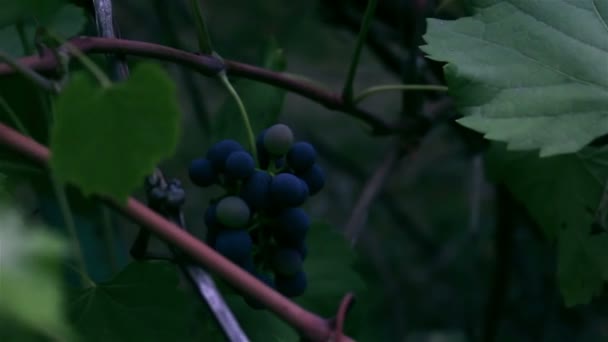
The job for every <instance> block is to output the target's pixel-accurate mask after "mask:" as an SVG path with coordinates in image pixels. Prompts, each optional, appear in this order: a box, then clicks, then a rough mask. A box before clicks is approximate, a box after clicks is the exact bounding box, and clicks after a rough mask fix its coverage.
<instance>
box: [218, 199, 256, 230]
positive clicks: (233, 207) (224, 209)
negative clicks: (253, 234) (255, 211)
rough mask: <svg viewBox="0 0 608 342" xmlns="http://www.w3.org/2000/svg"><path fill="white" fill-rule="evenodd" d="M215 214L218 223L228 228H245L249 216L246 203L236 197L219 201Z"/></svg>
mask: <svg viewBox="0 0 608 342" xmlns="http://www.w3.org/2000/svg"><path fill="white" fill-rule="evenodd" d="M215 213H216V217H217V219H218V221H220V223H221V224H223V225H224V226H226V227H230V228H243V227H245V226H246V225H247V222H249V215H250V214H251V212H250V210H249V207H248V206H247V203H245V201H243V200H242V199H241V198H240V197H236V196H228V197H224V198H223V199H222V200H221V201H219V202H218V204H217V207H216V208H215Z"/></svg>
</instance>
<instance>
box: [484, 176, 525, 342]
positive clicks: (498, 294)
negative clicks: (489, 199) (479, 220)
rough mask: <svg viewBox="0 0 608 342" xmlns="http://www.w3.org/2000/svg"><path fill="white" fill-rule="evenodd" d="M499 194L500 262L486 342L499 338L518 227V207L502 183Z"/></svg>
mask: <svg viewBox="0 0 608 342" xmlns="http://www.w3.org/2000/svg"><path fill="white" fill-rule="evenodd" d="M496 195H497V201H496V205H497V208H496V209H497V212H498V214H497V215H496V237H494V245H495V248H496V266H495V267H494V274H493V275H492V285H491V286H492V287H491V289H490V293H489V295H488V301H487V302H486V308H485V312H484V323H483V330H482V334H481V341H482V342H493V341H495V340H496V335H497V333H498V328H499V326H500V321H501V318H502V315H503V309H504V306H505V301H506V300H507V292H508V289H509V278H510V276H511V255H512V253H513V243H514V232H515V228H516V227H517V225H515V224H514V220H513V215H514V209H515V208H516V207H515V205H514V200H513V198H512V197H511V195H510V194H509V193H508V190H507V189H506V188H504V187H499V188H498V189H497V191H496Z"/></svg>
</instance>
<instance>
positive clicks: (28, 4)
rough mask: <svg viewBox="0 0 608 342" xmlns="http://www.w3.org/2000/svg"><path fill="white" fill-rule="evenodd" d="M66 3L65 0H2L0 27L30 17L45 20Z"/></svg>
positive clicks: (0, 2) (0, 5)
mask: <svg viewBox="0 0 608 342" xmlns="http://www.w3.org/2000/svg"><path fill="white" fill-rule="evenodd" d="M65 3H66V1H65V0H0V8H2V11H0V27H4V26H7V25H11V24H14V23H16V22H17V21H19V20H23V19H30V18H32V19H36V20H37V21H45V20H47V19H48V18H49V17H52V16H53V15H54V14H55V12H56V11H57V10H58V9H59V8H61V6H63V5H64V4H65Z"/></svg>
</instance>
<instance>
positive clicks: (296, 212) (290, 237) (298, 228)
mask: <svg viewBox="0 0 608 342" xmlns="http://www.w3.org/2000/svg"><path fill="white" fill-rule="evenodd" d="M309 228H310V218H309V217H308V215H307V214H306V212H305V211H304V209H302V208H288V209H285V210H283V211H282V212H281V213H280V214H279V215H278V216H277V218H276V221H275V223H274V236H275V238H276V239H277V240H278V241H279V242H280V243H281V244H284V245H287V246H297V245H298V244H300V243H301V242H302V241H303V240H304V239H305V238H306V233H308V229H309Z"/></svg>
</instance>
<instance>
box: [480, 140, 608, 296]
mask: <svg viewBox="0 0 608 342" xmlns="http://www.w3.org/2000/svg"><path fill="white" fill-rule="evenodd" d="M607 158H608V147H603V148H599V149H598V148H591V147H587V148H585V149H583V150H581V151H580V152H578V153H573V154H564V155H558V156H553V157H548V158H539V157H538V156H537V155H536V153H533V152H512V151H507V150H506V148H505V146H504V145H503V144H498V143H495V144H493V145H492V147H491V149H490V150H489V151H488V154H487V162H488V172H489V175H490V176H491V178H493V179H494V180H495V181H498V182H504V183H505V184H506V185H507V186H508V188H509V190H510V191H511V192H512V193H513V195H514V196H515V197H516V198H517V199H518V200H519V201H521V202H522V203H523V204H524V205H525V207H526V208H527V210H528V211H529V213H530V215H531V216H532V217H533V218H534V220H535V221H536V222H537V223H538V224H539V225H540V227H541V228H542V229H543V231H544V232H545V234H546V235H547V237H549V238H550V239H552V240H557V249H558V281H559V285H560V289H561V292H562V295H563V297H564V300H565V303H566V305H568V306H573V305H576V304H585V303H588V302H589V301H590V300H591V299H592V297H593V296H594V295H597V294H599V293H600V291H601V289H602V287H603V285H604V281H608V236H607V234H605V233H603V234H598V235H592V234H591V224H592V223H593V220H594V213H595V210H596V209H597V208H598V205H599V203H600V199H601V197H602V193H603V189H604V186H605V183H606V180H608V163H606V160H608V159H607Z"/></svg>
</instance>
